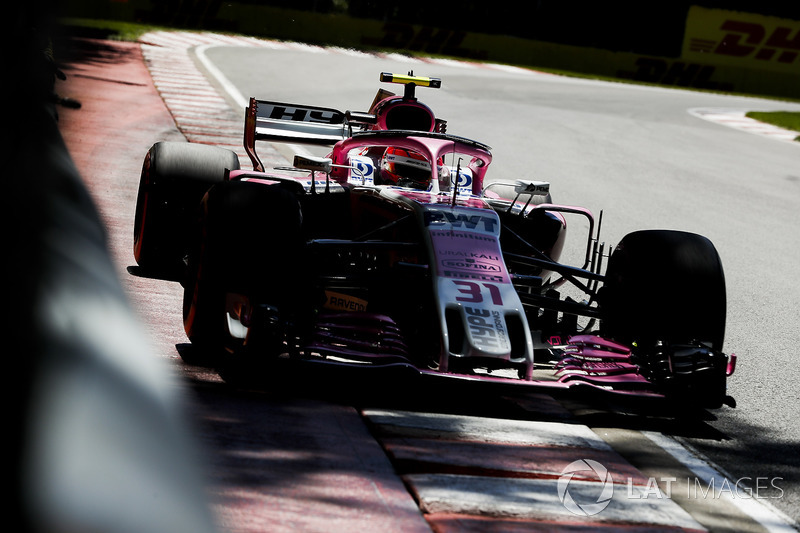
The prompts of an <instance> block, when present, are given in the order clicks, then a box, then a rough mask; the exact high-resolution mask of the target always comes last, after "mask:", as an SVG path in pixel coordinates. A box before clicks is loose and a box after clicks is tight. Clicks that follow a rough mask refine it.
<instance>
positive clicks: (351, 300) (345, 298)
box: [324, 291, 367, 311]
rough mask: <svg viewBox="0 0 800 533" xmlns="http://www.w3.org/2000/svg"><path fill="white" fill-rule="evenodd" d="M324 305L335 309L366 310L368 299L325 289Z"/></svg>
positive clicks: (326, 307)
mask: <svg viewBox="0 0 800 533" xmlns="http://www.w3.org/2000/svg"><path fill="white" fill-rule="evenodd" d="M324 307H325V309H330V310H333V311H366V310H367V301H366V300H362V299H361V298H356V297H355V296H351V295H349V294H343V293H340V292H333V291H325V305H324Z"/></svg>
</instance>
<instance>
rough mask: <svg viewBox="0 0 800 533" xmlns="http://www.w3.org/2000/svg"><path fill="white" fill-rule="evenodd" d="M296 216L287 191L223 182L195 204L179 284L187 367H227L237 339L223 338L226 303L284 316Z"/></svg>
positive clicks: (296, 269)
mask: <svg viewBox="0 0 800 533" xmlns="http://www.w3.org/2000/svg"><path fill="white" fill-rule="evenodd" d="M302 244H303V240H302V236H301V214H300V206H299V203H298V201H297V198H296V196H295V195H294V194H292V193H290V192H288V191H287V190H285V189H283V188H281V187H280V186H277V185H275V186H273V185H264V184H258V183H250V182H241V181H230V182H223V183H220V184H217V185H215V186H214V187H213V188H212V189H210V190H209V191H208V193H207V194H206V195H205V197H204V198H203V200H202V202H201V210H200V219H199V224H198V226H197V228H196V229H195V231H194V238H193V239H192V242H191V243H190V252H189V261H188V276H187V280H186V283H185V286H184V302H183V319H184V329H185V331H186V334H187V336H188V337H189V340H190V341H191V342H192V347H193V348H192V350H191V353H192V355H191V360H187V357H184V360H187V362H190V363H203V364H209V365H213V366H216V367H219V366H228V365H227V363H226V358H229V357H231V354H235V353H238V352H240V351H241V348H242V347H243V346H242V344H243V340H242V339H240V338H236V337H235V336H232V335H231V332H230V329H229V326H228V313H229V311H230V310H229V309H228V307H229V305H228V304H229V303H230V302H231V301H232V299H233V298H238V299H239V300H240V301H241V302H244V303H245V304H246V305H261V306H269V307H270V308H274V309H278V310H280V311H281V312H282V313H285V312H288V311H289V309H290V307H291V305H292V303H293V301H294V298H293V296H296V295H297V293H298V285H299V284H300V283H301V280H300V270H301V266H302V265H301V257H302Z"/></svg>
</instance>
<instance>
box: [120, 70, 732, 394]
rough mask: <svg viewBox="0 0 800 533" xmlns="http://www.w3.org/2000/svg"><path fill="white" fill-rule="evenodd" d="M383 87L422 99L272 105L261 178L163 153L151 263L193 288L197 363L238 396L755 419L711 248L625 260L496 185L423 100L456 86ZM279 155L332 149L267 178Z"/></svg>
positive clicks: (150, 173)
mask: <svg viewBox="0 0 800 533" xmlns="http://www.w3.org/2000/svg"><path fill="white" fill-rule="evenodd" d="M381 81H384V82H391V83H399V84H402V85H403V86H404V94H403V95H402V96H401V95H395V94H392V93H391V92H387V91H385V90H380V91H379V92H378V95H377V96H376V98H375V100H374V102H373V103H372V105H371V106H370V108H369V111H368V112H359V113H356V112H350V111H348V112H340V111H337V110H335V109H329V108H320V107H313V106H305V105H296V104H286V103H279V102H268V101H263V100H256V99H251V100H250V105H249V107H248V109H247V110H246V113H245V128H244V147H245V150H246V153H247V154H248V155H249V157H250V159H251V161H252V164H253V170H242V169H240V167H239V160H238V156H237V155H236V154H235V153H233V152H231V151H230V150H226V149H223V148H218V147H213V146H207V145H195V144H188V143H163V142H161V143H157V144H155V145H154V146H153V147H152V148H151V149H150V151H149V152H148V154H147V156H146V158H145V162H144V167H143V171H142V176H141V182H140V188H139V196H138V200H137V206H136V221H135V230H134V254H135V257H136V260H137V262H138V264H139V267H140V269H141V270H142V271H143V272H148V273H149V275H154V276H160V277H164V278H167V279H173V280H179V281H181V283H182V284H183V285H184V288H185V298H184V306H183V311H184V325H185V329H186V333H187V335H188V337H189V339H190V340H191V343H192V345H193V349H192V350H190V351H187V352H186V353H184V354H183V356H184V359H187V360H188V362H192V363H197V362H203V363H207V364H212V365H214V366H215V367H216V368H217V369H218V370H219V371H220V373H221V374H222V375H223V377H225V378H227V379H231V380H233V379H234V378H236V377H238V378H241V377H242V376H250V377H252V376H257V375H258V371H259V370H258V369H265V368H267V366H268V364H269V362H270V361H277V360H281V361H286V360H291V361H298V362H301V365H302V364H305V363H310V364H320V365H340V366H345V367H347V366H351V367H354V368H356V367H357V368H359V369H364V368H383V369H390V368H397V369H403V370H410V371H412V372H413V373H415V374H421V375H436V376H442V377H447V378H453V379H460V380H479V381H486V382H492V383H501V384H502V383H507V384H509V385H513V386H535V387H542V388H547V389H568V388H573V387H576V388H581V387H588V388H592V389H597V390H603V391H609V392H613V393H619V394H624V395H637V396H646V397H661V396H663V397H668V398H669V397H672V398H678V399H680V400H682V401H688V402H689V403H692V404H695V405H698V406H703V407H712V408H713V407H719V406H721V405H723V404H724V403H727V404H730V405H732V404H733V400H732V399H731V398H730V397H728V396H727V394H726V381H727V377H728V376H729V375H730V374H731V373H732V372H733V369H734V366H735V356H734V355H730V356H729V355H726V354H725V353H723V352H722V347H723V339H724V333H725V318H726V293H725V280H724V275H723V270H722V265H721V262H720V258H719V255H718V254H717V251H716V249H715V248H714V246H713V245H712V243H711V242H710V241H709V240H708V239H706V238H705V237H701V236H699V235H696V234H691V233H685V232H678V231H670V230H645V231H638V232H634V233H632V234H629V235H627V236H625V237H624V238H623V239H622V240H621V242H620V243H619V244H618V245H617V246H616V247H615V248H614V250H613V251H610V253H609V252H607V251H606V250H605V246H604V244H602V243H601V242H600V239H599V225H600V224H599V223H596V221H595V217H594V216H593V215H592V213H591V212H589V211H588V210H587V209H584V208H580V207H574V206H567V205H557V204H554V203H553V202H552V200H551V196H550V191H549V188H550V187H549V184H548V183H546V182H538V181H531V180H520V179H514V178H513V177H512V178H511V179H503V178H502V177H500V178H494V181H492V182H491V183H489V182H488V181H486V180H485V177H486V174H487V170H488V169H489V167H490V164H491V162H492V154H491V151H490V148H489V147H488V146H486V145H484V144H482V143H479V142H476V141H473V140H469V139H465V138H461V137H457V136H454V135H450V134H448V133H446V129H447V123H446V122H445V121H444V120H441V119H439V118H437V117H436V116H435V115H434V113H433V112H432V111H431V110H430V109H429V108H428V107H427V106H426V105H424V104H423V103H421V102H420V101H419V100H418V99H417V97H416V94H415V92H416V88H417V87H433V88H435V87H439V86H440V85H441V81H440V80H438V79H436V78H424V77H418V76H414V75H413V73H409V74H408V75H403V76H398V75H393V74H386V73H384V74H381ZM257 141H272V142H276V141H278V142H288V143H292V144H299V143H308V144H318V145H328V146H332V149H331V150H330V152H329V154H328V155H327V157H312V156H305V157H302V156H297V157H295V159H294V162H293V163H294V164H293V166H292V167H283V168H275V169H265V168H264V165H263V164H262V162H261V160H260V158H259V156H258V154H257V151H256V143H257ZM570 217H582V218H583V219H585V221H587V222H588V224H584V225H588V235H587V238H586V252H585V255H583V252H581V256H582V257H581V261H579V262H580V263H582V264H577V265H568V264H564V263H561V262H559V258H560V256H561V253H562V250H563V248H564V241H565V238H566V232H565V230H566V224H567V220H568V219H569V218H570ZM580 247H581V249H582V245H580ZM606 259H607V260H606ZM565 289H568V290H565ZM575 291H577V292H579V293H580V294H581V295H582V298H574V297H572V296H571V294H573V293H574V292H575ZM565 292H569V293H570V296H564V295H562V293H565Z"/></svg>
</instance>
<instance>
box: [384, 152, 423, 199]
mask: <svg viewBox="0 0 800 533" xmlns="http://www.w3.org/2000/svg"><path fill="white" fill-rule="evenodd" d="M381 171H382V172H381V175H382V178H383V180H384V182H385V183H390V184H394V185H398V186H400V187H411V188H414V189H421V190H427V189H428V187H429V186H430V183H431V164H430V162H429V161H428V160H427V159H425V157H424V156H423V155H422V154H421V153H419V152H415V151H414V150H406V149H405V148H397V147H394V146H390V147H389V148H387V149H386V151H385V152H384V153H383V157H382V158H381Z"/></svg>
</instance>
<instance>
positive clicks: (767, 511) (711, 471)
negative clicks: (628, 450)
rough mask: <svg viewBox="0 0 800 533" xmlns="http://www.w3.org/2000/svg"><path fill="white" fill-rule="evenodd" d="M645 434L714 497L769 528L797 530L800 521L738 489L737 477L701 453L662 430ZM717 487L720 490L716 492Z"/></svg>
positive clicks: (777, 531) (783, 532)
mask: <svg viewBox="0 0 800 533" xmlns="http://www.w3.org/2000/svg"><path fill="white" fill-rule="evenodd" d="M642 434H643V435H644V436H645V437H647V438H648V439H650V440H651V441H653V442H654V443H655V444H657V445H658V446H660V447H661V448H662V449H663V450H665V451H666V452H667V453H669V454H670V455H672V456H673V457H674V458H675V459H677V460H678V461H680V462H681V464H683V465H684V466H686V467H687V468H688V469H689V470H691V471H692V472H693V473H694V474H695V475H696V476H697V478H698V480H699V481H700V483H702V484H703V486H704V488H706V489H708V488H709V487H710V488H711V489H712V491H714V492H713V494H714V497H718V498H725V499H726V500H728V501H730V502H731V503H732V504H734V505H735V506H736V507H738V508H739V509H740V510H741V511H742V512H744V513H746V514H747V515H749V516H750V517H751V518H752V519H753V520H755V521H756V522H758V523H759V524H761V525H762V526H763V527H764V528H765V529H766V530H767V531H770V532H772V533H797V530H798V526H800V525H799V524H797V523H795V521H794V520H792V519H791V518H790V517H788V516H786V515H785V514H784V513H782V512H781V511H780V510H778V509H776V508H775V507H774V506H772V505H770V504H769V502H767V501H765V500H764V499H762V498H756V497H750V496H749V495H748V494H747V493H746V492H745V491H744V489H741V490H736V488H737V484H736V481H733V480H732V479H731V476H730V475H725V474H723V473H721V472H720V471H719V470H718V469H717V468H715V467H713V466H711V464H710V463H709V462H708V461H707V460H705V459H702V458H701V455H700V454H699V453H697V452H692V451H690V450H689V449H688V448H687V447H686V446H685V445H683V444H681V443H679V442H677V441H676V440H675V439H672V438H670V437H667V436H665V435H662V434H661V433H656V432H653V431H643V432H642ZM738 486H741V484H740V485H738ZM716 489H721V490H719V492H718V493H717V492H716Z"/></svg>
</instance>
